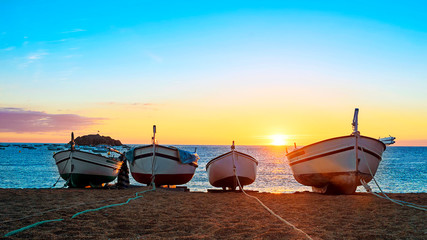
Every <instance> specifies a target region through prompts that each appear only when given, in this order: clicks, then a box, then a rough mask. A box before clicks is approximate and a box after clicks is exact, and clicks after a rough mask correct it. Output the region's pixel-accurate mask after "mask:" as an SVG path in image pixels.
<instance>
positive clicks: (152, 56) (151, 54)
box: [146, 52, 163, 63]
mask: <svg viewBox="0 0 427 240" xmlns="http://www.w3.org/2000/svg"><path fill="white" fill-rule="evenodd" d="M146 55H147V57H149V58H150V59H151V60H153V61H155V62H157V63H161V62H163V58H162V57H160V56H158V55H155V54H153V53H150V52H147V53H146Z"/></svg>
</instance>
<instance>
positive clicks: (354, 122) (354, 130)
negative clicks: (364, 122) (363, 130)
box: [351, 108, 360, 135]
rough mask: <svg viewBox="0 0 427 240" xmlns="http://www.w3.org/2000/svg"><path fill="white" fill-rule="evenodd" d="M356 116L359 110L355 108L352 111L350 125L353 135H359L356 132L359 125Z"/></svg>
mask: <svg viewBox="0 0 427 240" xmlns="http://www.w3.org/2000/svg"><path fill="white" fill-rule="evenodd" d="M358 115H359V109H358V108H356V109H354V117H353V123H352V124H351V125H353V135H356V134H360V133H359V131H358V125H359V118H358Z"/></svg>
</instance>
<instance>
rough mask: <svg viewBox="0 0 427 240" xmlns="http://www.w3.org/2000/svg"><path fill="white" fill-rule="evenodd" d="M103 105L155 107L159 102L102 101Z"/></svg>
mask: <svg viewBox="0 0 427 240" xmlns="http://www.w3.org/2000/svg"><path fill="white" fill-rule="evenodd" d="M100 104H103V105H121V106H141V107H154V106H156V105H157V104H154V103H139V102H134V103H123V102H103V103H100Z"/></svg>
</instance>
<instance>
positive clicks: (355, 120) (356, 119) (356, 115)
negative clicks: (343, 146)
mask: <svg viewBox="0 0 427 240" xmlns="http://www.w3.org/2000/svg"><path fill="white" fill-rule="evenodd" d="M352 125H353V133H352V134H353V135H354V137H355V144H354V150H355V155H356V178H357V177H358V176H357V175H358V173H359V162H360V161H361V160H360V159H359V137H360V133H359V131H358V125H359V109H358V108H355V109H354V116H353V123H352Z"/></svg>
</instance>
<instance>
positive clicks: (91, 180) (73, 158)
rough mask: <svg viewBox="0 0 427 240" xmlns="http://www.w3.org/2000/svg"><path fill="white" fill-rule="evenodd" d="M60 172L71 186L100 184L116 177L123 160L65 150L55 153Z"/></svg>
mask: <svg viewBox="0 0 427 240" xmlns="http://www.w3.org/2000/svg"><path fill="white" fill-rule="evenodd" d="M53 158H54V159H55V161H56V166H57V167H58V171H59V174H60V175H61V177H62V178H63V179H64V180H65V181H67V185H68V186H70V187H86V186H99V185H101V184H103V183H108V182H111V181H113V180H114V179H116V177H117V175H118V173H119V170H120V167H121V165H122V163H123V162H121V161H118V160H116V159H114V158H107V157H104V156H101V155H99V154H93V153H88V152H83V151H79V150H73V151H71V150H65V151H61V152H58V153H56V154H55V155H53Z"/></svg>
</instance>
